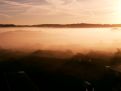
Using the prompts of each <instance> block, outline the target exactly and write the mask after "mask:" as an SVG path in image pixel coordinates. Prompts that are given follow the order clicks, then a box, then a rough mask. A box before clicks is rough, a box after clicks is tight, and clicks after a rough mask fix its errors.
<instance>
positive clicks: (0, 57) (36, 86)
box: [0, 49, 121, 91]
mask: <svg viewBox="0 0 121 91" xmlns="http://www.w3.org/2000/svg"><path fill="white" fill-rule="evenodd" d="M120 65H121V52H120V50H118V51H117V52H116V53H114V54H110V55H109V54H106V53H98V52H89V53H87V54H82V53H77V54H73V53H72V52H71V51H67V52H59V51H46V50H45V51H43V50H37V51H34V52H29V53H28V52H20V51H12V50H5V49H1V50H0V72H1V73H0V74H1V75H0V84H1V85H0V86H1V87H0V91H121V66H120ZM1 89H2V90H1Z"/></svg>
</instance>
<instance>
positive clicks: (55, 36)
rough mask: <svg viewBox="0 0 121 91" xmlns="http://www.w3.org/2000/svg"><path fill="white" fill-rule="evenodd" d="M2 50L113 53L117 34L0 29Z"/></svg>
mask: <svg viewBox="0 0 121 91" xmlns="http://www.w3.org/2000/svg"><path fill="white" fill-rule="evenodd" d="M0 30H1V31H2V30H4V31H6V32H1V33H0V46H1V47H3V48H13V49H18V48H27V49H51V50H72V51H80V50H81V51H87V50H99V51H110V50H111V51H114V50H115V49H117V48H120V45H121V42H120V40H121V36H120V35H121V31H120V28H119V29H118V30H116V29H111V28H74V29H73V28H4V29H3V28H1V29H0Z"/></svg>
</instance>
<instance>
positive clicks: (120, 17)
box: [112, 0, 121, 23]
mask: <svg viewBox="0 0 121 91" xmlns="http://www.w3.org/2000/svg"><path fill="white" fill-rule="evenodd" d="M112 8H113V12H112V16H113V17H114V21H115V22H116V23H121V0H117V2H116V4H115V6H114V7H112Z"/></svg>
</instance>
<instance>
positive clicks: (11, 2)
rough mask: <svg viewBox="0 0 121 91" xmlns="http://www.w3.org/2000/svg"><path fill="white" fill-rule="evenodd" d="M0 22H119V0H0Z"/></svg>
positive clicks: (120, 9) (120, 3) (120, 16)
mask: <svg viewBox="0 0 121 91" xmlns="http://www.w3.org/2000/svg"><path fill="white" fill-rule="evenodd" d="M0 23H2V24H19V25H21V24H22V25H23V24H29V25H31V24H70V23H102V24H104V23H110V24H115V23H121V0H0Z"/></svg>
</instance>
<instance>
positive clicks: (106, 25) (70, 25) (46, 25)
mask: <svg viewBox="0 0 121 91" xmlns="http://www.w3.org/2000/svg"><path fill="white" fill-rule="evenodd" d="M0 27H53V28H95V27H102V28H103V27H121V24H89V23H78V24H38V25H15V24H0Z"/></svg>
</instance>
